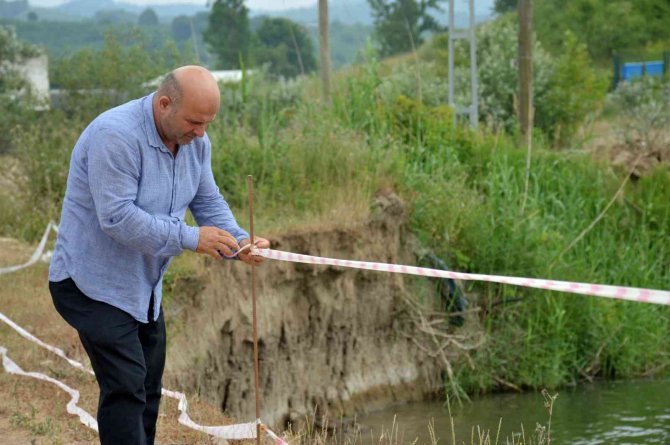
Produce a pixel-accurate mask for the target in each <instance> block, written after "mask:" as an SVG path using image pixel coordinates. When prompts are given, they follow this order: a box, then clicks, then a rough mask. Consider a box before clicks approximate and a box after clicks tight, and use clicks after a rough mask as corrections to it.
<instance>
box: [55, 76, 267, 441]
mask: <svg viewBox="0 0 670 445" xmlns="http://www.w3.org/2000/svg"><path fill="white" fill-rule="evenodd" d="M219 105H220V93H219V88H218V85H217V83H216V80H215V79H214V77H213V76H212V74H211V73H210V72H209V71H207V70H206V69H204V68H202V67H198V66H185V67H182V68H178V69H176V70H175V71H173V72H171V73H170V74H168V76H166V78H165V80H164V81H163V82H162V84H161V85H160V87H159V88H158V91H157V92H155V93H153V94H151V95H149V96H146V97H143V98H141V99H138V100H134V101H131V102H129V103H127V104H124V105H121V106H119V107H116V108H113V109H111V110H109V111H107V112H105V113H103V114H101V115H100V116H98V117H97V118H96V119H95V120H94V121H93V122H91V124H90V125H89V126H88V127H87V128H86V129H85V130H84V132H83V133H82V134H81V136H80V138H79V140H78V141H77V144H76V145H75V147H74V150H73V152H72V158H71V161H70V172H69V176H68V181H67V191H66V193H65V199H64V201H63V209H62V215H61V220H60V230H59V234H58V239H57V242H56V248H55V251H54V255H53V258H52V260H51V267H50V270H49V289H50V291H51V295H52V297H53V301H54V306H55V307H56V309H57V310H58V312H59V313H60V314H61V316H62V317H63V318H64V319H65V320H66V321H67V322H68V323H69V324H70V325H72V326H73V327H74V328H75V329H76V330H77V332H78V333H79V337H80V339H81V342H82V344H83V345H84V348H85V350H86V352H87V354H88V356H89V358H90V359H91V364H92V366H93V370H94V371H95V376H96V379H97V381H98V385H99V387H100V399H99V403H98V416H97V417H98V426H99V431H100V441H101V443H102V444H103V445H107V444H113V445H120V444H123V445H135V444H137V445H139V444H142V445H144V444H148V445H151V444H153V443H154V436H155V433H156V419H157V416H158V407H159V403H160V396H161V378H162V375H163V368H164V365H165V344H166V340H165V322H164V319H163V312H162V310H161V295H162V292H161V290H162V278H163V274H164V273H165V270H166V269H167V267H168V265H169V263H170V260H171V258H172V257H174V256H176V255H179V254H180V253H182V252H183V251H184V250H186V249H188V250H194V251H196V252H198V253H201V254H206V255H210V256H212V257H213V258H216V259H218V260H220V259H221V258H222V256H227V257H233V256H237V257H238V258H239V259H240V260H242V261H243V262H245V263H248V264H260V263H261V261H262V260H261V258H260V257H256V256H252V255H250V249H244V250H243V251H240V249H241V247H240V246H242V247H244V246H246V245H247V244H249V242H250V240H249V235H248V234H247V232H245V231H244V230H242V229H241V228H240V227H239V226H238V225H237V222H236V221H235V218H234V216H233V214H232V212H231V211H230V209H229V207H228V204H227V203H226V202H225V201H224V199H223V197H222V196H221V194H220V193H219V189H218V187H217V185H216V183H215V182H214V176H213V175H212V169H211V143H210V141H209V138H208V137H207V134H206V133H205V130H206V129H207V126H208V124H209V123H211V122H212V121H213V120H214V118H215V116H216V114H217V112H218V111H219ZM187 208H188V209H190V210H191V212H192V213H193V216H194V217H195V219H196V222H197V223H198V225H199V227H191V226H188V225H186V224H185V223H184V216H185V214H186V210H187ZM255 244H256V245H257V246H258V247H269V243H268V241H267V240H265V239H263V238H256V242H255ZM238 251H240V252H239V254H237V255H236V253H237V252H238Z"/></svg>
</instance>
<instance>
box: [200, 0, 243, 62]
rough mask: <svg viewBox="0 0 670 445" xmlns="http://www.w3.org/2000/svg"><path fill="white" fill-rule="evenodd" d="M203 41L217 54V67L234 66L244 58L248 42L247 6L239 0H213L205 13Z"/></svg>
mask: <svg viewBox="0 0 670 445" xmlns="http://www.w3.org/2000/svg"><path fill="white" fill-rule="evenodd" d="M205 42H207V44H208V45H209V49H210V51H211V52H212V53H213V54H215V55H216V57H217V67H218V68H222V69H238V68H240V61H243V62H244V63H246V62H245V61H246V60H248V58H249V46H250V44H251V31H249V8H247V7H246V6H244V1H243V0H216V1H215V2H214V4H213V5H212V12H211V13H210V15H209V26H208V27H207V30H206V31H205Z"/></svg>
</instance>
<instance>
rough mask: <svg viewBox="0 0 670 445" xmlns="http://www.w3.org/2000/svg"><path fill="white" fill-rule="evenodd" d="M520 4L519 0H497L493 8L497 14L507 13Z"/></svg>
mask: <svg viewBox="0 0 670 445" xmlns="http://www.w3.org/2000/svg"><path fill="white" fill-rule="evenodd" d="M518 4H519V0H495V1H494V2H493V10H494V11H495V12H496V14H505V13H507V12H511V11H515V10H516V9H517V6H518Z"/></svg>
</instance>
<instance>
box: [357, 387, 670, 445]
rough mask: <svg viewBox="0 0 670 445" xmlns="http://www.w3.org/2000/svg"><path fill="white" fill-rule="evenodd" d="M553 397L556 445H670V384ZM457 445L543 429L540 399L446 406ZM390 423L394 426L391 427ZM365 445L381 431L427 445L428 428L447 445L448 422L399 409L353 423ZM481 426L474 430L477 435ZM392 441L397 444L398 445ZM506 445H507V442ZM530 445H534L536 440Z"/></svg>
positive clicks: (440, 409) (428, 407)
mask: <svg viewBox="0 0 670 445" xmlns="http://www.w3.org/2000/svg"><path fill="white" fill-rule="evenodd" d="M555 393H558V397H557V398H556V400H555V402H554V405H553V415H552V419H551V443H552V444H554V445H567V444H569V445H600V444H607V445H641V444H644V445H652V444H653V445H657V444H659V445H660V444H663V445H670V380H635V381H616V382H599V383H593V384H587V385H579V386H577V387H575V388H572V389H562V390H560V391H555V392H551V394H555ZM451 413H452V418H453V423H454V429H453V431H454V433H455V437H456V444H462V443H466V444H470V443H471V438H473V437H474V441H472V443H474V444H479V443H480V442H479V437H480V433H482V434H484V433H486V432H489V434H490V437H491V442H490V443H491V444H492V445H495V443H496V442H495V440H496V435H497V434H498V425H499V423H500V422H501V420H500V419H502V423H501V428H500V433H499V439H498V444H500V445H506V444H507V443H509V444H511V443H512V435H515V441H514V443H523V442H519V440H520V438H521V437H520V434H521V432H522V428H521V424H522V423H523V431H524V432H525V434H526V443H527V444H528V442H529V441H528V436H529V435H530V434H532V433H535V429H536V425H537V424H538V423H539V424H542V425H544V426H545V427H546V426H547V421H548V418H549V416H548V410H547V409H546V408H545V407H544V397H543V395H542V394H540V393H523V394H498V395H491V396H484V397H480V398H475V399H473V400H472V401H471V402H464V403H463V405H462V406H459V405H458V404H454V403H452V404H451ZM394 418H395V427H394V426H393V424H394ZM357 421H358V424H359V425H360V428H361V429H362V433H361V437H362V442H363V443H366V444H370V443H377V444H378V443H380V441H379V437H380V435H381V434H382V431H384V432H386V434H388V433H390V432H391V430H393V437H394V440H393V441H392V442H393V443H398V444H409V443H412V442H413V441H414V439H416V438H418V441H417V444H422V443H427V444H430V443H431V436H430V431H429V423H431V421H432V425H433V426H434V436H435V437H436V438H438V439H439V441H438V442H437V443H438V444H439V445H451V444H452V428H451V420H450V417H449V414H448V411H447V409H446V406H445V405H444V404H443V403H438V402H427V403H413V404H405V405H397V406H392V407H388V408H386V409H385V410H383V411H379V412H375V413H371V414H369V415H367V416H363V417H359V418H358V419H357ZM478 427H479V428H478ZM396 437H397V440H396V439H395V438H396ZM506 439H507V440H509V442H508V441H507V440H506ZM533 443H535V440H533Z"/></svg>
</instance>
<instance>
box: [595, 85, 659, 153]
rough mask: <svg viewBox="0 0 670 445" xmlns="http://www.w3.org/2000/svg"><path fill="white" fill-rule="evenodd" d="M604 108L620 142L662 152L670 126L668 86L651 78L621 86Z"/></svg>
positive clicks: (611, 95)
mask: <svg viewBox="0 0 670 445" xmlns="http://www.w3.org/2000/svg"><path fill="white" fill-rule="evenodd" d="M607 104H608V105H607V106H608V108H609V109H610V112H611V114H613V116H614V117H613V119H614V121H615V123H616V128H617V135H618V137H619V138H620V140H621V142H623V143H625V144H627V145H629V146H631V147H633V146H637V145H641V146H642V147H644V148H645V149H647V150H650V151H653V150H657V149H660V148H662V145H663V142H664V137H665V132H666V131H667V129H668V127H669V126H670V82H668V81H662V80H659V79H656V78H654V77H643V78H641V79H636V80H634V81H633V82H622V83H621V84H619V86H618V88H617V89H616V90H615V91H614V92H613V93H612V94H610V96H609V97H608V100H607Z"/></svg>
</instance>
